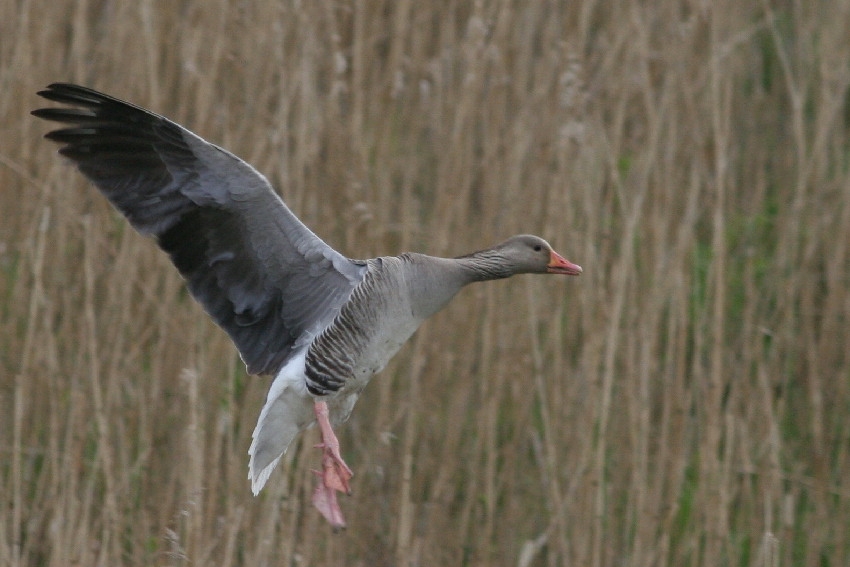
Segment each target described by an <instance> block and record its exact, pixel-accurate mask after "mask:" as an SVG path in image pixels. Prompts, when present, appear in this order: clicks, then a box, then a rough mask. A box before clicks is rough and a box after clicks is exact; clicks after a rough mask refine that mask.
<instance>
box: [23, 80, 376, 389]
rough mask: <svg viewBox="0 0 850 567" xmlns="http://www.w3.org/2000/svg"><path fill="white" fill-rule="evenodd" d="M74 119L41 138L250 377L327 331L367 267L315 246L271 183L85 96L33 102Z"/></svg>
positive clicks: (151, 118) (64, 88)
mask: <svg viewBox="0 0 850 567" xmlns="http://www.w3.org/2000/svg"><path fill="white" fill-rule="evenodd" d="M38 94H39V95H41V96H42V97H44V98H46V99H48V100H52V101H55V102H60V103H64V104H68V105H71V106H72V108H43V109H39V110H36V111H33V114H34V115H35V116H38V117H39V118H44V119H47V120H53V121H57V122H63V123H67V124H71V125H72V126H71V127H68V128H63V129H60V130H54V131H52V132H50V133H48V134H47V135H46V138H48V139H50V140H53V141H56V142H58V143H60V144H63V146H62V148H61V149H60V150H59V151H60V153H61V154H62V155H64V156H66V157H68V158H70V159H71V160H72V161H73V162H74V163H75V164H76V165H77V167H78V168H79V170H80V171H81V172H82V173H83V174H84V175H85V176H86V177H88V178H89V179H90V180H91V181H92V182H93V183H94V184H95V185H96V186H97V187H98V189H100V191H101V192H102V193H103V194H104V195H105V196H106V198H107V199H109V201H110V202H111V203H112V204H113V205H114V206H115V207H116V208H117V209H118V210H119V211H121V212H122V213H123V214H124V216H126V217H127V218H128V219H129V221H130V222H131V223H132V225H133V226H134V227H135V228H136V229H137V230H138V231H139V232H141V233H144V234H150V235H153V236H155V237H156V239H157V241H158V243H159V245H160V247H161V248H162V249H163V250H165V251H166V252H168V254H169V255H170V256H171V259H172V261H173V262H174V264H175V265H176V266H177V269H178V270H179V271H180V273H181V274H182V275H183V277H184V278H185V279H186V281H187V283H188V286H189V290H190V291H191V293H192V295H193V296H194V297H195V299H197V300H198V301H199V302H200V303H201V304H202V305H203V306H204V308H205V309H206V310H207V312H208V313H209V314H210V315H211V316H212V318H213V319H214V320H215V321H216V323H218V324H219V325H220V326H221V327H222V328H223V329H224V330H225V331H227V333H228V334H229V335H230V337H231V338H232V339H233V342H234V343H235V344H236V347H237V348H238V349H239V352H240V354H241V355H242V359H243V360H244V361H245V363H246V365H247V366H248V371H249V372H250V373H252V374H266V373H274V372H276V371H277V370H278V369H280V367H281V366H282V365H283V364H284V363H285V362H286V360H287V359H288V358H289V356H290V355H291V354H292V352H293V349H295V348H298V347H300V346H303V345H305V344H306V343H307V342H309V341H310V340H311V339H312V337H313V336H315V335H316V334H318V333H319V332H320V331H321V330H322V329H323V328H324V327H325V326H327V325H328V324H329V323H330V322H331V321H332V320H333V318H334V316H335V315H336V314H337V312H338V311H339V308H340V306H341V305H342V304H343V303H344V302H345V300H346V299H347V298H348V296H349V295H350V293H351V290H352V289H353V288H354V286H356V285H357V283H358V282H359V281H361V280H362V278H363V274H364V273H365V270H366V268H365V266H364V265H363V264H361V263H357V262H353V261H351V260H349V259H347V258H345V257H344V256H342V255H341V254H339V253H338V252H336V251H335V250H333V249H332V248H331V247H330V246H328V245H327V244H325V243H324V242H323V241H322V240H320V239H319V238H318V237H317V236H316V235H315V234H313V233H312V232H311V231H310V230H309V229H308V228H307V227H306V226H304V224H303V223H301V221H299V220H298V218H297V217H296V216H295V215H294V214H293V213H292V212H291V211H290V210H289V209H288V208H287V207H286V205H285V204H284V203H283V201H282V200H281V199H280V197H278V196H277V194H275V193H274V191H273V190H272V188H271V186H270V185H269V183H268V181H266V179H265V178H264V177H263V176H262V175H260V174H259V173H258V172H257V171H256V170H254V169H253V168H252V167H251V166H250V165H248V164H247V163H245V162H244V161H242V160H240V159H239V158H237V157H236V156H234V155H233V154H230V153H229V152H227V151H225V150H223V149H221V148H219V147H217V146H214V145H212V144H210V143H208V142H206V141H204V140H203V139H201V138H199V137H198V136H196V135H195V134H193V133H192V132H190V131H188V130H186V129H185V128H183V127H181V126H179V125H178V124H175V123H174V122H171V121H170V120H168V119H166V118H164V117H162V116H158V115H156V114H153V113H151V112H148V111H147V110H144V109H142V108H139V107H137V106H134V105H132V104H129V103H126V102H123V101H121V100H118V99H115V98H112V97H110V96H107V95H104V94H101V93H99V92H96V91H93V90H91V89H87V88H84V87H80V86H76V85H70V84H58V83H57V84H52V85H50V86H49V87H48V88H47V90H44V91H41V92H39V93H38Z"/></svg>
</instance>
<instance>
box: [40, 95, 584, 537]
mask: <svg viewBox="0 0 850 567" xmlns="http://www.w3.org/2000/svg"><path fill="white" fill-rule="evenodd" d="M38 94H39V95H40V96H42V97H43V98H45V99H47V100H50V101H53V102H56V103H61V104H62V105H64V106H62V107H53V108H42V109H38V110H35V111H33V114H34V115H35V116H37V117H39V118H44V119H46V120H51V121H55V122H59V123H63V124H65V126H63V127H61V128H60V129H57V130H53V131H51V132H49V133H48V134H46V136H45V137H46V138H47V139H49V140H52V141H54V142H58V143H59V144H61V148H60V149H59V153H60V154H62V155H63V156H65V157H66V158H68V159H70V160H71V162H73V163H74V164H75V165H76V167H77V168H78V169H79V170H80V172H82V174H83V175H84V176H86V177H87V178H88V179H89V180H90V181H91V182H92V183H93V184H94V185H95V186H96V187H97V188H98V189H99V190H100V192H101V193H102V194H103V195H104V196H105V197H106V198H107V199H108V200H109V202H110V203H112V205H113V206H114V207H115V208H117V209H118V210H119V211H120V212H121V213H122V214H123V215H124V216H125V217H126V218H127V220H129V221H130V223H131V224H132V225H133V227H134V228H135V229H136V230H137V231H139V232H140V233H142V234H145V235H150V236H152V237H153V238H154V239H155V240H156V242H157V244H158V245H159V247H160V248H162V249H163V250H164V251H165V252H166V253H167V254H168V255H169V256H170V257H171V260H172V262H173V263H174V265H175V266H176V267H177V269H178V270H179V271H180V274H181V275H182V276H183V278H184V279H185V281H186V285H187V286H188V288H189V291H190V292H191V294H192V296H193V297H194V298H195V299H196V300H197V301H198V302H199V303H200V304H201V305H202V306H203V307H204V309H205V310H206V311H207V313H208V314H209V315H210V317H212V319H213V320H214V321H215V322H216V323H217V324H218V325H219V326H220V327H221V328H222V329H224V331H225V332H227V334H228V335H229V336H230V338H231V339H232V340H233V342H234V344H235V345H236V348H237V349H238V350H239V354H240V355H241V357H242V360H243V361H244V362H245V364H246V366H247V370H248V373H250V374H269V375H271V376H273V377H274V380H273V381H272V384H271V387H270V389H269V393H268V396H267V399H266V403H265V405H264V406H263V408H262V410H261V412H260V417H259V420H258V421H257V426H256V428H255V429H254V433H253V436H252V442H251V447H250V449H249V451H248V454H249V456H250V460H249V464H248V471H249V472H248V478H249V480H250V481H251V488H252V491H253V492H254V494H255V495H256V494H258V493H259V491H260V490H261V489H262V488H263V486H264V485H265V484H266V481H267V480H268V478H269V475H270V474H271V472H272V470H273V469H274V468H275V466H276V465H277V463H278V461H279V460H280V458H281V457H282V456H283V454H284V453H285V452H286V450H287V448H288V447H289V445H290V443H291V442H292V440H293V439H294V437H295V436H296V435H297V434H298V433H299V432H300V431H301V430H303V429H305V428H307V427H310V426H312V425H314V424H318V426H319V431H320V434H321V439H322V440H321V443H320V444H319V445H318V447H319V448H321V450H322V459H321V460H322V470H321V471H320V472H318V475H319V482H318V486H317V487H316V489H315V491H314V493H313V499H312V500H313V504H314V505H315V507H316V508H317V509H318V510H319V511H320V512H321V514H322V515H323V516H324V517H325V518H326V519H327V520H328V522H329V523H330V524H331V525H333V526H334V527H344V526H345V520H344V518H343V515H342V511H341V509H340V507H339V503H338V502H337V497H336V493H337V492H345V493H349V480H350V478H351V476H352V473H351V470H350V469H349V468H348V466H347V465H346V464H345V461H344V460H343V458H342V456H341V454H340V450H339V443H338V441H337V438H336V436H335V435H334V431H333V426H335V425H339V424H341V423H343V422H345V421H346V420H347V419H348V416H349V415H350V414H351V411H352V409H353V407H354V404H355V402H356V401H357V398H358V396H359V395H360V392H361V391H362V390H363V388H365V387H366V384H367V383H368V382H369V379H370V378H371V377H372V375H373V374H375V373H377V372H379V371H380V370H381V369H382V368H384V366H385V365H386V363H387V362H388V361H389V359H390V358H391V357H392V356H393V355H394V354H395V353H396V351H398V349H399V348H400V347H401V345H402V344H403V343H404V342H405V341H406V340H407V339H408V338H409V337H410V336H411V335H412V334H413V333H414V331H416V329H417V327H419V325H420V324H421V323H422V322H423V321H424V320H425V319H426V318H428V317H429V316H430V315H432V314H434V313H435V312H437V311H438V310H440V309H441V308H442V307H443V306H445V305H446V304H447V303H448V302H449V300H451V299H452V297H454V295H455V294H456V293H457V292H458V291H460V289H461V288H463V287H464V286H466V285H467V284H469V283H472V282H477V281H485V280H495V279H500V278H507V277H510V276H513V275H515V274H522V273H539V274H546V273H548V274H566V275H578V274H580V273H581V271H582V269H581V267H579V266H577V265H576V264H573V263H571V262H569V261H567V260H566V259H564V258H563V257H562V256H560V255H559V254H557V253H556V252H555V251H554V250H553V249H552V247H551V246H550V245H549V244H548V243H547V242H546V241H545V240H543V239H542V238H539V237H537V236H530V235H519V236H514V237H511V238H509V239H508V240H506V241H504V242H502V243H500V244H497V245H496V246H493V247H492V248H488V249H486V250H481V251H478V252H474V253H472V254H468V255H465V256H460V257H457V258H438V257H433V256H426V255H424V254H417V253H404V254H401V255H399V256H382V257H378V258H373V259H369V260H352V259H349V258H346V257H345V256H343V255H342V254H340V253H339V252H337V251H336V250H334V249H333V248H331V247H330V246H328V245H327V244H325V242H324V241H322V240H321V239H320V238H319V237H318V236H316V235H315V234H314V233H313V232H312V231H311V230H310V229H309V228H307V227H306V226H305V225H304V224H303V223H302V222H301V221H300V220H299V219H298V218H297V217H296V216H295V215H294V214H293V213H292V211H290V210H289V208H288V207H287V206H286V204H284V202H283V200H282V199H281V198H280V197H279V196H278V194H277V193H275V191H274V190H273V189H272V187H271V185H270V184H269V182H268V181H267V180H266V178H265V177H263V175H261V174H260V173H258V172H257V171H256V170H255V169H254V168H253V167H251V166H250V165H249V164H247V163H246V162H244V161H242V160H241V159H239V158H238V157H236V156H235V155H233V154H231V153H230V152H228V151H226V150H224V149H222V148H219V147H218V146H215V145H213V144H211V143H209V142H207V141H205V140H203V139H201V138H200V137H199V136H197V135H196V134H193V133H192V132H190V131H189V130H187V129H186V128H183V127H182V126H180V125H178V124H176V123H175V122H172V121H171V120H168V119H167V118H164V117H162V116H159V115H157V114H154V113H152V112H149V111H147V110H145V109H143V108H140V107H138V106H135V105H133V104H130V103H127V102H124V101H122V100H119V99H116V98H113V97H111V96H108V95H105V94H102V93H99V92H97V91H94V90H91V89H88V88H85V87H81V86H78V85H73V84H68V83H54V84H51V85H49V86H48V87H47V88H46V89H45V90H42V91H40V92H39V93H38Z"/></svg>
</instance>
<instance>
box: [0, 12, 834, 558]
mask: <svg viewBox="0 0 850 567" xmlns="http://www.w3.org/2000/svg"><path fill="white" fill-rule="evenodd" d="M848 29H850V4H848V3H847V2H844V1H842V0H824V1H821V2H803V1H801V0H796V1H795V0H787V1H781V0H763V1H755V0H751V1H744V2H742V1H737V0H734V1H733V0H718V1H716V2H702V1H696V0H658V1H654V2H632V1H628V2H624V1H620V2H618V1H609V2H601V1H592V0H588V1H569V2H568V1H561V2H556V1H550V2H545V1H540V2H521V1H504V2H488V1H477V2H457V1H452V0H444V1H434V2H412V1H410V0H398V1H389V0H385V1H379V0H375V1H372V0H353V1H343V0H339V1H336V2H330V1H315V2H306V1H301V2H298V1H282V2H273V1H266V2H252V1H240V2H230V1H225V0H214V1H210V2H189V1H183V2H171V3H164V2H153V1H150V0H139V1H136V2H126V3H119V2H112V1H107V0H80V1H73V2H72V1H68V0H60V1H55V0H51V1H50V2H47V1H46V0H33V1H28V2H23V1H20V2H19V1H6V2H2V3H0V89H2V91H0V129H1V131H2V139H0V211H2V216H0V408H2V409H0V494H2V495H3V498H2V506H3V512H2V514H0V564H2V565H10V566H14V567H19V566H30V565H38V566H42V565H43V566H60V565H63V566H64V565H81V566H83V565H84V566H91V565H98V566H100V565H103V566H113V565H222V566H228V565H251V566H253V565H291V566H301V565H343V564H345V565H362V566H367V565H368V566H372V565H377V566H390V565H397V566H402V565H404V566H419V565H476V566H479V565H480V566H489V565H515V566H518V567H531V566H562V565H576V566H579V565H580V566H594V567H596V566H624V565H628V566H650V565H652V566H655V565H675V566H680V565H686V566H744V565H754V566H771V567H773V566H779V565H801V566H818V567H832V566H846V565H848V564H850V281H848V276H850V153H848V135H850V95H848V93H850V91H849V90H848V85H850V63H848V61H850V37H848V34H847V30H848ZM53 81H73V82H77V83H80V84H83V85H86V86H90V87H93V88H96V89H99V90H103V91H106V92H108V93H110V94H112V95H115V96H117V97H119V98H123V99H127V100H130V101H132V102H134V103H136V104H138V105H141V106H144V107H147V108H150V109H152V110H153V111H155V112H157V113H160V114H164V115H166V116H168V117H170V118H173V119H174V120H176V121H178V122H180V123H182V124H184V125H186V126H187V127H188V128H190V129H192V130H193V131H195V132H196V133H198V134H200V135H201V136H203V137H205V138H207V139H208V140H210V141H212V142H214V143H216V144H218V145H220V146H223V147H225V148H228V149H229V150H231V151H233V152H234V153H236V154H237V155H239V156H241V157H242V158H244V159H246V160H247V161H249V162H251V163H252V164H253V165H254V166H255V167H256V168H257V169H258V170H260V171H261V172H263V173H264V174H265V175H266V176H267V177H268V178H269V179H270V180H271V182H272V183H273V184H274V186H275V187H276V188H278V190H279V191H280V193H281V195H282V196H283V198H284V199H285V200H286V202H287V203H288V204H289V206H290V207H291V208H292V209H293V210H294V211H295V212H296V214H298V215H299V216H300V217H301V218H302V219H303V220H304V221H305V222H306V223H307V224H308V225H309V226H310V227H312V228H313V230H314V231H315V232H316V233H317V234H319V235H320V236H321V237H322V238H323V239H325V240H326V241H327V242H329V243H330V244H331V245H333V246H334V247H335V248H337V249H338V250H340V251H341V252H343V253H344V254H346V255H349V256H352V257H371V256H376V255H386V254H396V253H399V252H402V251H405V250H415V251H421V252H425V253H429V254H434V255H460V254H464V253H467V252H470V251H472V250H475V249H478V248H483V247H486V246H489V245H491V244H493V243H495V242H497V241H500V240H501V239H504V238H505V237H507V236H509V235H511V234H514V233H521V232H531V233H536V234H540V235H542V236H544V237H545V238H547V239H548V240H549V241H550V242H551V243H552V244H553V246H554V247H555V248H556V249H557V250H558V251H559V252H561V253H562V254H563V255H564V256H566V257H567V258H569V259H570V260H572V261H573V262H576V263H578V264H581V265H582V266H583V267H584V270H585V271H584V274H583V275H582V276H581V277H579V278H570V279H564V278H541V277H530V276H524V277H516V278H513V279H511V280H509V281H502V282H493V283H490V284H486V285H478V286H474V287H472V288H470V289H468V290H466V291H464V292H463V293H462V294H461V295H460V296H459V297H458V298H457V299H456V300H455V301H454V302H453V303H452V304H451V305H450V306H449V308H448V309H446V310H445V311H443V312H441V313H440V314H439V315H437V316H436V317H434V318H433V319H431V320H429V321H428V322H427V323H426V324H425V325H424V326H423V327H422V329H421V330H420V331H419V333H418V334H417V335H416V336H415V337H414V339H413V340H412V341H411V342H410V344H409V345H407V346H406V347H405V348H404V349H403V350H402V351H401V352H400V354H399V355H398V356H397V357H396V358H395V359H394V360H393V361H392V363H391V364H390V365H389V366H388V367H387V369H386V370H385V371H384V372H383V373H382V374H381V375H379V376H378V377H376V378H375V379H374V380H373V381H372V383H371V384H370V386H369V388H367V389H366V391H365V394H364V396H362V397H361V399H360V402H359V404H358V407H357V408H356V409H355V412H354V415H353V417H352V418H351V420H350V421H349V423H348V424H346V426H344V427H342V428H340V429H339V433H340V441H341V443H342V447H343V453H344V456H345V458H346V460H347V461H348V463H349V464H350V465H351V466H352V468H353V469H354V471H355V473H356V476H355V477H354V481H353V482H354V484H353V490H354V494H353V496H351V497H342V498H341V504H342V507H343V509H344V511H345V514H346V516H347V519H348V523H349V528H348V530H347V531H344V532H342V533H338V534H334V533H332V532H331V530H330V529H329V527H328V526H327V525H326V524H325V523H324V521H323V520H322V519H321V517H320V516H319V514H318V513H317V512H316V511H315V510H314V509H313V508H312V507H311V506H310V501H309V500H310V492H311V489H312V486H313V474H312V473H311V472H310V469H311V468H315V467H317V466H318V451H316V450H315V449H313V444H314V443H316V441H317V437H316V433H315V431H309V432H307V433H306V434H304V435H302V436H301V437H300V438H299V440H298V442H297V443H296V444H294V445H293V446H292V447H291V449H290V451H289V453H288V454H287V456H286V458H285V459H284V461H283V462H282V463H281V466H280V467H279V468H278V469H277V470H276V471H275V473H274V474H273V475H272V477H271V479H270V480H269V482H268V485H267V487H266V489H265V490H264V491H263V492H262V493H261V494H260V495H259V496H258V497H257V498H254V497H253V496H252V495H251V492H250V486H249V482H248V480H247V478H246V477H247V466H248V456H247V451H248V446H249V444H250V439H251V432H252V430H253V427H254V424H255V422H256V418H257V416H258V415H259V411H260V408H261V406H262V403H263V401H264V399H265V395H266V391H267V389H268V386H269V383H270V379H269V378H268V377H252V376H247V375H246V373H245V370H244V366H243V365H242V363H241V361H240V360H239V357H238V355H237V353H236V351H235V349H234V348H233V346H232V345H231V344H230V342H229V340H228V339H227V337H226V335H225V334H224V333H223V332H222V331H221V330H219V329H218V328H216V327H215V326H214V325H213V324H212V323H211V322H210V321H209V320H208V318H207V316H206V315H205V314H204V313H203V311H202V309H201V308H200V307H198V306H197V305H196V304H195V303H194V302H193V301H192V300H191V298H190V297H189V296H188V295H187V293H186V291H185V289H184V287H183V285H182V283H181V280H180V277H179V276H178V275H177V273H176V270H175V269H174V268H173V267H172V266H171V265H170V263H169V261H168V260H167V258H166V257H165V256H164V255H163V254H162V253H161V252H159V250H158V249H157V248H156V246H155V245H154V243H153V242H151V241H149V240H146V239H145V238H142V237H140V236H138V235H137V234H136V233H134V232H133V231H132V230H131V228H130V227H129V225H128V224H127V223H126V222H125V221H124V220H123V218H121V217H120V216H119V215H118V214H117V213H116V212H115V211H114V210H112V209H111V208H110V206H109V205H108V204H107V203H106V201H105V200H104V199H103V198H102V197H101V196H100V195H99V194H98V193H97V192H96V191H95V190H94V189H93V188H92V187H91V186H90V185H88V184H87V183H86V182H85V180H84V179H83V178H82V176H81V175H79V174H78V173H77V172H76V171H75V170H73V169H72V168H71V167H70V166H69V165H68V163H67V162H65V161H63V160H62V159H60V157H59V156H58V155H57V154H56V149H57V148H56V147H55V145H54V144H51V143H48V142H47V141H45V140H43V139H42V135H43V134H44V133H45V132H46V131H47V130H48V129H49V128H50V125H48V124H46V123H44V122H41V121H39V120H36V119H35V118H33V117H31V116H30V115H29V111H30V110H32V109H34V108H37V107H39V106H42V105H44V104H45V102H44V101H43V100H41V99H39V98H38V97H36V96H35V92H36V91H37V90H39V89H41V88H43V87H44V86H45V85H47V84H48V83H50V82H53Z"/></svg>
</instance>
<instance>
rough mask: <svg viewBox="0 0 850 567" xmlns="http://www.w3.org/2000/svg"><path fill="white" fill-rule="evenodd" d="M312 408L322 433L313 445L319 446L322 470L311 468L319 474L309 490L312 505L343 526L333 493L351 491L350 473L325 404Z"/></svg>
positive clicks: (334, 523) (320, 403)
mask: <svg viewBox="0 0 850 567" xmlns="http://www.w3.org/2000/svg"><path fill="white" fill-rule="evenodd" d="M314 409H315V412H316V421H317V422H318V423H319V430H320V432H321V435H322V442H321V443H319V444H318V445H316V447H317V448H319V449H322V470H321V471H313V472H315V473H316V474H317V475H318V476H319V478H320V481H319V485H318V486H317V487H316V489H315V490H314V491H313V506H315V507H316V509H317V510H319V512H320V513H321V514H322V516H324V517H325V519H326V520H327V521H328V523H330V524H331V525H332V526H333V527H334V528H344V527H345V519H344V518H343V516H342V510H341V509H340V507H339V503H338V502H337V499H336V493H337V492H345V493H346V494H351V487H350V486H349V483H348V481H349V480H350V479H351V477H352V476H353V473H352V472H351V469H350V468H349V467H348V465H347V464H345V461H344V460H342V456H341V455H340V453H339V441H338V440H337V438H336V435H335V434H334V432H333V428H332V427H331V423H330V421H329V419H328V404H327V403H325V402H316V403H315V408H314Z"/></svg>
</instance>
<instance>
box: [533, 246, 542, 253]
mask: <svg viewBox="0 0 850 567" xmlns="http://www.w3.org/2000/svg"><path fill="white" fill-rule="evenodd" d="M541 250H543V247H542V246H540V245H539V244H535V245H534V251H535V252H540V251H541Z"/></svg>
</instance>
